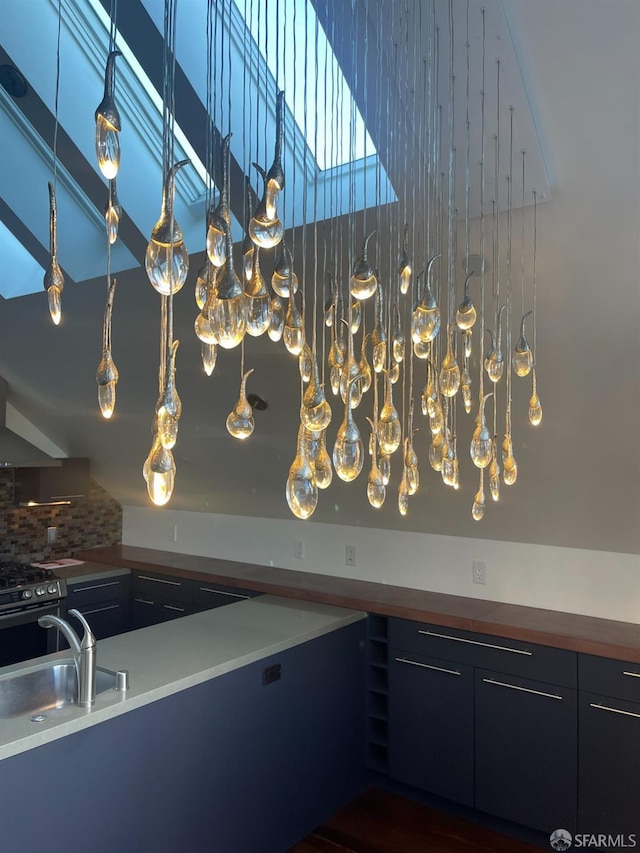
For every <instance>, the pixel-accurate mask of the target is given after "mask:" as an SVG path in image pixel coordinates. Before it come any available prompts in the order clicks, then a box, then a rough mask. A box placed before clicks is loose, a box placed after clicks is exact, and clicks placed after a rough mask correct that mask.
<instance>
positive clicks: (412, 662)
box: [396, 658, 462, 675]
mask: <svg viewBox="0 0 640 853" xmlns="http://www.w3.org/2000/svg"><path fill="white" fill-rule="evenodd" d="M396 660H397V662H398V663H408V664H410V665H411V666H421V667H422V668H423V669H435V671H436V672H448V673H449V675H462V673H461V672H458V670H457V669H445V668H444V667H443V666H432V665H431V664H428V663H418V661H417V660H408V659H407V658H396Z"/></svg>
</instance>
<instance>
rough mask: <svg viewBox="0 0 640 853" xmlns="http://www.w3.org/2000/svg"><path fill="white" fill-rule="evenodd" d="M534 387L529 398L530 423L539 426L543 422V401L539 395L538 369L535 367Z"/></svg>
mask: <svg viewBox="0 0 640 853" xmlns="http://www.w3.org/2000/svg"><path fill="white" fill-rule="evenodd" d="M532 375H533V387H532V389H531V397H530V398H529V423H530V424H531V426H539V425H540V424H541V423H542V403H541V402H540V397H538V388H537V379H536V370H535V367H534V368H533V373H532Z"/></svg>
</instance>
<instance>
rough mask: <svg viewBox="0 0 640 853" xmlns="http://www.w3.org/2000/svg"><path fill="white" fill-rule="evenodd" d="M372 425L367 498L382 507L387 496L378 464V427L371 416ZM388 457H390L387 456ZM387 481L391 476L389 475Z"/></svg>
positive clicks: (369, 419)
mask: <svg viewBox="0 0 640 853" xmlns="http://www.w3.org/2000/svg"><path fill="white" fill-rule="evenodd" d="M367 420H368V421H369V424H370V426H371V432H370V434H369V452H370V454H371V468H370V469H369V475H368V477H367V500H368V501H369V503H370V504H371V506H372V507H373V508H374V509H380V507H381V506H382V504H383V503H384V501H385V498H386V496H387V490H386V488H385V483H384V478H383V476H382V471H381V470H380V468H379V466H378V450H377V439H376V428H375V424H374V423H373V421H372V420H371V418H367ZM387 458H388V457H387ZM387 482H389V478H388V477H387Z"/></svg>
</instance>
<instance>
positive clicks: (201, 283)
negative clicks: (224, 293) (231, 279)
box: [194, 257, 217, 311]
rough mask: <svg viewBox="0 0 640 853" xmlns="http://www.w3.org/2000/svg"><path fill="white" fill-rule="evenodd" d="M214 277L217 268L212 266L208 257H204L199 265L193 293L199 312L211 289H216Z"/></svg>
mask: <svg viewBox="0 0 640 853" xmlns="http://www.w3.org/2000/svg"><path fill="white" fill-rule="evenodd" d="M216 276H217V268H216V267H214V266H213V264H212V263H211V261H210V260H209V258H208V257H205V259H204V261H203V262H202V263H201V264H200V268H199V270H198V273H197V275H196V286H195V292H194V297H195V300H196V305H197V306H198V308H199V309H200V310H201V311H202V309H203V308H204V306H205V304H206V302H207V297H208V296H209V293H210V291H211V288H212V287H213V288H215V287H216V285H215V281H216Z"/></svg>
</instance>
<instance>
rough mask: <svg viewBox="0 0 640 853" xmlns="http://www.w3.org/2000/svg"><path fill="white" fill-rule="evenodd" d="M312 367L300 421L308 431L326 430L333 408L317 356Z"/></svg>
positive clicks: (313, 359) (313, 358) (312, 362)
mask: <svg viewBox="0 0 640 853" xmlns="http://www.w3.org/2000/svg"><path fill="white" fill-rule="evenodd" d="M311 365H312V372H311V382H310V383H309V387H308V388H307V390H306V391H305V392H304V396H303V398H302V409H301V412H300V420H301V422H302V423H303V424H304V426H305V427H306V428H307V429H312V430H325V429H326V428H327V427H328V426H329V424H330V423H331V406H330V405H329V403H328V402H327V398H326V397H325V395H324V387H323V385H322V383H321V382H320V371H319V369H318V360H317V358H316V357H315V356H313V357H312V359H311Z"/></svg>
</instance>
